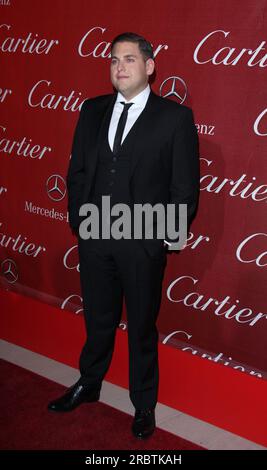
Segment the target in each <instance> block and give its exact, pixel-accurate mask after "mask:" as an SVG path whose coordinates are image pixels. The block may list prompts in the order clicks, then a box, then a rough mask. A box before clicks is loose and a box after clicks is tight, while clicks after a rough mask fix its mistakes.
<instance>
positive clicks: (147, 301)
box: [49, 33, 199, 438]
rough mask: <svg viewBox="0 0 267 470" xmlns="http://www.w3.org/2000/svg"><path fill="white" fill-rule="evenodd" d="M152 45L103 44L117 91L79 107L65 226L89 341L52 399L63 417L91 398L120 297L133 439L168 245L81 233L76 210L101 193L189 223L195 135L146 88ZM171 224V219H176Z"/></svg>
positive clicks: (186, 119) (148, 379)
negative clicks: (75, 375) (164, 210)
mask: <svg viewBox="0 0 267 470" xmlns="http://www.w3.org/2000/svg"><path fill="white" fill-rule="evenodd" d="M154 67H155V63H154V59H153V50H152V46H151V44H150V43H149V42H148V41H146V40H145V39H144V38H143V37H141V36H139V35H136V34H134V33H124V34H121V35H119V36H117V37H116V38H115V39H114V40H113V42H112V45H111V82H112V84H113V86H114V88H115V89H116V90H117V93H116V94H112V95H105V96H99V97H96V98H93V99H88V100H86V101H85V102H84V103H83V106H82V109H81V112H80V116H79V120H78V123H77V126H76V130H75V135H74V140H73V147H72V158H71V162H70V166H69V170H68V176H67V185H68V195H69V218H70V225H71V227H72V228H73V229H74V230H75V231H78V230H79V227H80V232H79V233H78V247H79V257H80V278H81V288H82V295H83V303H84V316H85V323H86V331H87V339H86V343H85V345H84V347H83V350H82V353H81V356H80V372H81V377H80V379H79V381H78V382H77V383H76V384H75V385H74V386H73V387H71V389H69V390H68V391H67V392H66V393H65V394H64V395H63V396H62V397H60V398H58V399H57V400H55V401H53V402H51V403H50V404H49V409H50V410H52V411H70V410H72V409H74V408H76V407H77V406H78V405H80V404H81V403H84V402H93V401H97V400H98V399H99V393H100V388H101V383H102V380H103V378H104V376H105V373H106V371H107V369H108V367H109V364H110V361H111V357H112V353H113V347H114V339H115V333H116V328H117V327H118V325H119V322H120V316H121V307H122V295H123V294H124V296H125V301H126V308H127V321H128V342H129V390H130V398H131V401H132V403H133V405H134V407H135V410H136V412H135V417H134V421H133V425H132V432H133V434H134V435H135V436H136V437H138V438H144V437H147V436H149V435H151V434H152V433H153V431H154V428H155V413H154V410H155V406H156V403H157V394H158V331H157V328H156V319H157V315H158V311H159V306H160V296H161V286H162V278H163V272H164V267H165V264H166V251H167V249H170V248H171V247H170V242H171V240H170V239H168V238H167V235H166V237H165V241H164V240H163V239H158V238H156V237H155V236H153V238H152V239H146V238H145V237H142V238H141V239H135V238H122V239H115V238H112V237H111V238H110V239H108V238H104V237H101V236H100V237H99V238H98V239H94V238H89V239H86V238H84V237H82V236H81V226H82V225H83V224H80V223H81V221H83V220H84V217H82V215H84V212H83V211H81V213H80V212H79V211H80V207H81V206H82V205H83V204H86V203H92V204H95V205H96V207H98V208H99V209H100V211H101V201H102V196H106V197H107V196H109V197H110V201H111V206H112V207H113V206H114V205H115V204H117V203H124V204H127V205H128V206H129V207H130V208H133V206H134V204H146V203H148V204H151V205H152V206H154V205H155V204H158V203H160V204H162V205H163V206H164V207H166V206H167V204H168V203H172V204H175V206H176V207H178V205H179V204H187V217H188V222H190V221H191V219H192V217H193V215H194V213H195V211H196V207H197V203H198V195H199V161H198V138H197V132H196V128H195V125H194V120H193V115H192V111H191V109H190V108H188V107H186V106H182V105H179V104H177V103H174V102H173V101H170V100H168V99H163V98H161V97H159V96H158V95H156V94H155V93H154V92H152V91H151V89H150V86H149V84H148V81H149V78H150V77H151V75H152V74H153V72H154ZM177 217H178V216H177Z"/></svg>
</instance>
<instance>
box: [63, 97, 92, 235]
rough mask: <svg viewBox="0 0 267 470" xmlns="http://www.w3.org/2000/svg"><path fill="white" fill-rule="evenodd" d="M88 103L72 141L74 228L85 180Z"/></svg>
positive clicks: (69, 185)
mask: <svg viewBox="0 0 267 470" xmlns="http://www.w3.org/2000/svg"><path fill="white" fill-rule="evenodd" d="M87 103H88V100H86V101H85V102H84V103H83V105H82V108H81V111H80V115H79V118H78V121H77V124H76V128H75V132H74V137H73V142H72V149H71V159H70V163H69V168H68V173H67V189H68V211H69V222H70V226H71V227H72V228H74V229H76V228H77V227H78V225H79V209H80V204H81V200H82V193H83V187H84V181H85V167H84V160H85V157H84V154H85V152H84V144H85V142H84V140H85V139H84V132H85V129H86V127H85V124H84V116H85V111H86V108H87Z"/></svg>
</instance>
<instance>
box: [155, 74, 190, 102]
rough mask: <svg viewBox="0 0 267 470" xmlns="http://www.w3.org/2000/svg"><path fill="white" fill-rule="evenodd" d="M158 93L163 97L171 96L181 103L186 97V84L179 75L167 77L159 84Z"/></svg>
mask: <svg viewBox="0 0 267 470" xmlns="http://www.w3.org/2000/svg"><path fill="white" fill-rule="evenodd" d="M159 93H160V96H162V97H163V98H168V97H172V96H173V97H175V98H176V99H177V101H179V103H180V104H182V103H183V102H184V101H185V99H186V97H187V86H186V83H185V81H184V80H183V79H182V78H180V77H168V78H166V79H165V80H164V81H163V82H162V84H161V85H160V88H159Z"/></svg>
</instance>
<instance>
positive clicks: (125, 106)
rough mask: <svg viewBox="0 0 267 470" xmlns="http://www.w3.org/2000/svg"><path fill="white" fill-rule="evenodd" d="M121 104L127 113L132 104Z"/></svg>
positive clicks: (122, 102)
mask: <svg viewBox="0 0 267 470" xmlns="http://www.w3.org/2000/svg"><path fill="white" fill-rule="evenodd" d="M120 103H121V104H123V106H124V110H126V111H128V109H129V108H130V107H131V106H132V104H133V103H125V102H124V101H120Z"/></svg>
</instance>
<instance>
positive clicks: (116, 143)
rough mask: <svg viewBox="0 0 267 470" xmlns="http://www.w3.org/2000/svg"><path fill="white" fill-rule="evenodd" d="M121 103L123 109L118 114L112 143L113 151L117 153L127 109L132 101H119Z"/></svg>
mask: <svg viewBox="0 0 267 470" xmlns="http://www.w3.org/2000/svg"><path fill="white" fill-rule="evenodd" d="M120 103H121V104H123V105H124V110H123V111H122V113H121V115H120V119H119V122H118V127H117V130H116V134H115V138H114V144H113V153H115V154H116V153H118V151H119V149H120V146H121V139H122V135H123V131H124V128H125V124H126V121H127V116H128V109H129V108H130V107H131V106H132V104H133V103H124V102H123V101H121V102H120Z"/></svg>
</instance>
